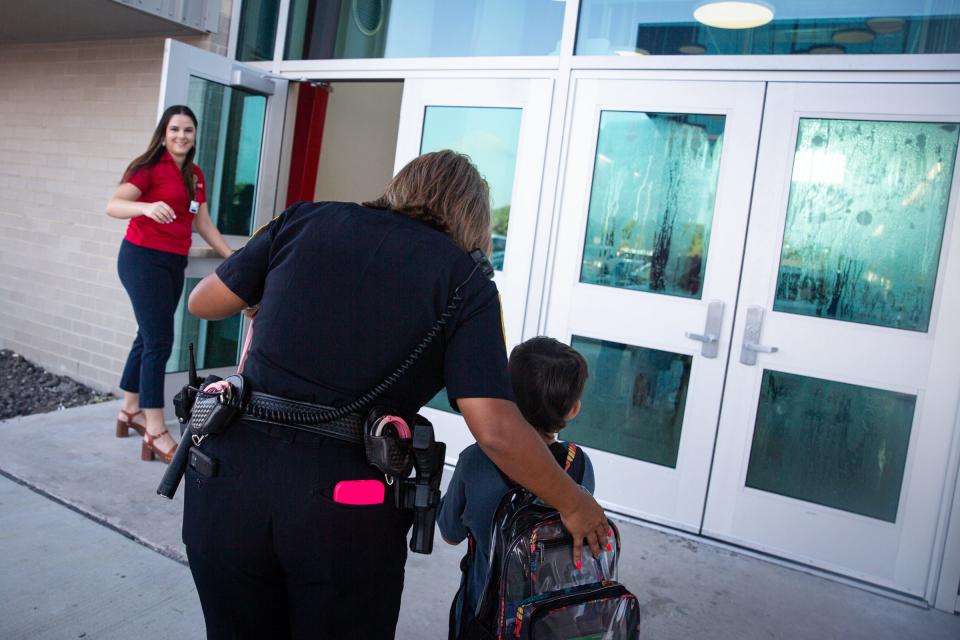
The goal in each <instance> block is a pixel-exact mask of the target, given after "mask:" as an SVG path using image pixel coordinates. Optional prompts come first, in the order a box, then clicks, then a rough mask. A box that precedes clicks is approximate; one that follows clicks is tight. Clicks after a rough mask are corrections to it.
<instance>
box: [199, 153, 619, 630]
mask: <svg viewBox="0 0 960 640" xmlns="http://www.w3.org/2000/svg"><path fill="white" fill-rule="evenodd" d="M489 229H490V207H489V195H488V187H487V185H486V183H485V182H484V181H483V179H482V178H481V177H480V175H479V173H478V172H477V170H476V168H474V167H473V165H472V164H470V162H469V159H467V158H466V157H465V156H462V155H459V154H456V153H454V152H452V151H440V152H436V153H429V154H426V155H424V156H421V157H419V158H417V159H416V160H413V161H412V162H411V163H409V164H408V165H407V166H406V167H404V168H403V169H402V170H401V171H400V172H399V173H398V174H397V176H396V177H395V178H394V179H393V180H392V181H391V183H390V184H389V185H388V186H387V189H386V191H385V193H384V195H383V196H381V197H380V198H379V199H377V200H375V201H373V202H368V203H365V204H364V206H360V205H357V204H345V203H336V202H322V203H316V204H311V203H301V204H297V205H294V206H293V207H291V208H290V209H288V210H287V211H285V212H284V213H283V214H281V215H280V216H279V217H277V218H275V219H274V220H273V221H272V222H271V223H269V224H268V225H266V226H265V227H264V228H262V229H261V230H260V231H259V232H257V233H256V234H255V235H254V236H253V237H252V238H251V239H250V241H249V243H248V244H247V245H246V246H245V247H244V248H243V249H242V250H240V251H238V252H237V253H236V254H234V255H233V256H232V257H230V258H229V259H227V260H226V261H225V262H223V263H222V264H221V265H220V267H219V268H218V269H217V271H216V273H215V274H211V275H210V276H207V277H206V278H205V279H204V280H203V281H202V282H201V283H200V284H199V285H198V286H197V287H196V288H195V289H194V291H193V293H192V294H191V296H190V301H189V309H190V312H191V313H193V314H195V315H198V316H200V317H201V318H206V319H210V320H216V319H221V318H225V317H228V316H230V315H232V314H235V313H237V312H239V311H241V310H243V309H244V308H247V307H249V306H251V305H259V312H258V314H257V316H256V331H255V333H254V336H253V339H252V344H251V346H250V350H249V352H248V354H247V358H246V362H245V365H244V377H245V378H246V382H247V384H248V385H249V386H251V387H252V388H253V389H255V390H257V391H261V392H266V393H269V394H273V395H276V396H282V397H284V398H287V399H291V400H298V401H302V402H309V403H316V404H320V405H326V406H342V405H344V404H346V403H348V402H350V401H352V400H354V399H356V398H358V397H360V396H362V395H363V394H364V393H365V392H366V391H368V390H369V389H370V388H371V387H373V386H374V385H376V384H377V383H378V382H380V381H381V380H382V379H383V378H384V377H385V376H386V375H387V374H389V373H390V372H391V371H392V370H393V369H394V368H395V367H396V366H397V364H398V363H400V362H402V361H403V360H404V359H405V358H406V357H407V356H408V355H409V354H410V351H411V349H412V347H413V346H414V345H416V344H417V343H418V342H419V341H420V339H421V338H422V337H423V335H424V333H425V332H426V331H427V330H428V329H429V328H430V327H431V325H433V323H434V321H435V320H436V319H437V317H438V316H440V314H441V313H442V312H443V310H444V309H445V308H446V306H447V304H448V302H449V301H450V299H451V294H452V292H453V291H454V290H455V289H456V288H457V287H458V286H459V285H461V283H463V282H464V281H466V284H465V285H463V287H462V289H461V292H462V298H463V301H462V303H461V305H460V308H459V309H458V310H457V311H456V314H455V317H454V318H453V319H452V321H451V322H450V323H449V324H448V326H447V327H446V329H445V331H444V334H443V335H442V337H441V339H439V340H438V341H435V343H434V344H432V345H431V346H430V348H428V349H427V350H426V352H425V353H423V354H422V355H421V356H420V357H419V359H418V360H417V361H416V363H415V364H414V365H413V366H412V367H411V368H410V369H409V370H408V371H407V372H406V373H405V374H404V375H403V376H402V377H401V379H400V380H399V381H398V382H397V383H396V384H395V385H394V386H393V387H391V388H390V390H389V391H388V392H387V393H386V394H385V397H384V398H383V399H382V400H384V401H386V402H387V403H389V404H390V405H392V406H394V407H397V408H398V409H399V410H401V411H402V412H406V413H408V414H412V413H415V412H416V411H417V410H419V409H420V407H422V406H423V405H424V404H425V403H426V402H427V401H428V400H429V399H430V398H431V397H432V396H433V395H435V394H436V393H437V392H438V391H439V390H440V389H441V388H442V387H444V386H445V387H446V389H447V394H448V397H449V400H450V403H451V405H452V406H454V407H455V408H456V409H458V410H459V411H460V412H461V413H462V414H463V416H464V418H465V419H466V422H467V426H468V427H469V428H470V430H471V432H472V433H473V435H474V436H475V437H476V439H477V441H478V442H479V444H480V446H481V447H482V448H483V450H484V451H485V452H486V453H487V454H488V455H489V456H490V458H491V459H492V460H493V461H494V462H495V463H496V464H497V465H498V466H499V467H500V468H501V469H502V470H503V471H504V472H505V473H507V474H508V475H510V476H511V477H512V478H514V479H515V480H516V481H518V482H520V483H521V484H523V485H524V486H526V487H528V488H529V489H531V490H532V491H533V492H534V493H536V494H537V495H539V496H540V497H541V498H543V499H544V500H545V501H547V502H549V503H551V504H553V505H555V506H556V507H557V508H558V509H559V510H560V512H561V514H562V516H563V519H564V522H565V523H566V525H567V528H568V529H569V530H570V531H571V533H572V534H573V536H574V539H575V540H577V541H578V543H579V542H580V541H583V540H584V539H585V540H586V541H587V543H588V544H589V545H590V546H591V547H592V548H593V551H594V553H599V551H600V548H601V546H602V545H605V544H606V535H607V529H608V528H607V522H606V519H605V517H604V514H603V511H602V509H601V508H600V506H599V505H598V504H597V503H596V502H595V501H594V500H593V498H592V497H590V495H589V494H587V493H586V492H584V491H582V490H581V489H580V488H579V487H577V486H576V485H575V484H574V483H573V481H572V480H570V478H569V477H568V476H567V475H566V474H564V473H563V470H562V469H561V468H560V467H559V466H558V465H557V464H556V462H555V461H554V459H553V457H552V455H551V454H550V453H549V451H548V450H547V448H546V446H544V444H543V441H542V440H541V439H540V438H539V437H538V436H537V433H536V432H535V431H534V430H533V429H532V428H531V427H530V426H529V425H528V424H527V423H526V422H525V421H524V419H523V417H522V416H521V414H520V412H519V411H518V410H517V407H516V405H515V404H514V403H513V401H512V393H511V386H510V381H509V378H508V374H507V358H506V350H505V344H504V337H503V332H502V324H501V316H500V302H499V297H498V294H497V289H496V286H495V285H494V284H493V282H492V281H490V280H487V279H486V278H483V277H482V276H479V275H475V276H473V277H469V276H470V274H471V273H474V271H475V270H474V267H475V263H474V259H473V258H472V257H471V256H470V254H469V253H468V252H469V251H470V250H472V249H474V248H481V249H483V250H484V251H489V247H490V231H489ZM200 448H201V449H202V450H203V452H204V454H206V455H208V456H211V457H212V458H214V459H215V460H217V465H218V472H217V474H216V475H215V476H213V477H204V476H203V475H201V474H198V473H197V471H196V470H195V469H188V470H187V482H186V497H185V511H184V523H183V539H184V543H185V544H186V547H187V555H188V558H189V560H190V568H191V571H192V572H193V576H194V580H195V582H196V585H197V591H198V593H199V595H200V601H201V604H202V607H203V612H204V618H205V620H206V625H207V634H208V637H210V638H213V639H216V638H236V637H249V638H263V637H270V638H284V637H295V638H329V639H336V640H341V639H345V638H371V639H381V638H384V639H385V638H392V637H393V634H394V630H395V627H396V623H397V617H398V613H399V607H400V595H401V591H402V589H403V576H404V563H405V561H406V544H405V542H406V534H407V531H408V529H409V526H410V522H411V519H410V514H409V512H408V511H405V510H399V509H396V508H394V506H393V503H392V501H390V500H385V501H380V500H377V499H374V500H369V501H367V502H373V503H372V504H361V505H357V504H344V503H343V502H344V501H342V500H338V499H336V493H337V485H338V484H339V483H344V482H351V481H356V480H372V481H375V482H381V483H382V482H383V479H384V476H383V474H381V473H380V472H378V471H377V470H376V469H375V468H374V467H372V466H370V465H369V464H367V462H366V460H365V457H364V453H363V448H362V447H360V446H357V445H354V444H349V443H344V442H341V441H339V440H336V439H334V438H327V437H324V436H322V435H317V434H313V433H304V432H302V431H297V430H294V429H290V428H287V427H284V426H280V425H275V424H271V423H269V422H263V421H258V420H254V419H251V418H249V417H245V418H243V419H241V420H240V421H238V422H237V423H236V424H234V425H233V426H232V427H231V428H230V429H229V430H228V431H226V432H225V433H223V434H221V435H219V436H212V437H209V438H207V439H206V440H205V441H204V442H203V443H202V444H201V447H200ZM361 502H363V501H361ZM577 554H579V544H578V548H577ZM444 633H445V631H444V630H442V629H437V630H435V633H431V632H430V631H429V630H425V631H424V637H429V636H435V637H441V636H442V635H444Z"/></svg>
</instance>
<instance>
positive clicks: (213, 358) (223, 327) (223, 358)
mask: <svg viewBox="0 0 960 640" xmlns="http://www.w3.org/2000/svg"><path fill="white" fill-rule="evenodd" d="M199 282H200V279H199V278H187V279H186V281H185V282H184V287H183V295H182V296H181V297H180V302H179V304H178V305H177V311H176V313H175V315H174V336H173V352H172V353H171V354H170V359H169V360H168V361H167V373H176V372H178V371H186V370H187V369H189V367H190V350H189V345H190V344H191V343H192V344H193V346H194V350H195V354H196V358H197V368H199V369H209V368H213V367H230V366H233V365H236V364H237V363H238V362H239V361H240V360H239V356H240V331H241V316H240V314H236V315H234V316H231V317H229V318H227V319H225V320H216V321H210V320H201V319H200V318H197V317H196V316H193V315H191V314H190V313H189V312H188V311H187V298H189V297H190V292H191V291H193V289H194V287H196V286H197V284H198V283H199Z"/></svg>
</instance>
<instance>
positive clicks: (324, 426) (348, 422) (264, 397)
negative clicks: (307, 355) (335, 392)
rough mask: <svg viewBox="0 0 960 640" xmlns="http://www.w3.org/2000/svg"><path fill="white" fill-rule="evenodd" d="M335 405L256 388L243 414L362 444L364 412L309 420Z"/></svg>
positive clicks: (270, 422) (261, 420)
mask: <svg viewBox="0 0 960 640" xmlns="http://www.w3.org/2000/svg"><path fill="white" fill-rule="evenodd" d="M335 409H336V408H335V407H327V406H324V405H322V404H313V403H310V402H300V401H299V400H290V399H289V398H281V397H279V396H272V395H270V394H269V393H261V392H259V391H254V392H253V393H251V394H250V400H249V402H247V407H246V410H245V411H244V414H245V417H246V418H247V419H251V420H256V421H257V422H266V423H269V424H277V425H281V426H284V427H290V428H291V429H299V430H300V431H308V432H310V433H316V434H318V435H321V436H327V437H330V438H336V439H337V440H343V441H345V442H350V443H353V444H360V445H362V444H363V416H362V415H360V414H359V413H349V414H347V415H345V416H343V417H342V418H337V419H336V420H329V421H327V422H323V423H321V424H309V423H310V422H312V420H311V417H312V416H316V415H317V414H318V413H325V412H328V411H334V410H335Z"/></svg>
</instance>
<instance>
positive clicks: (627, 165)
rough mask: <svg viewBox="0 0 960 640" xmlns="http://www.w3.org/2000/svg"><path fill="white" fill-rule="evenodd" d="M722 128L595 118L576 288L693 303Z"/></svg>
mask: <svg viewBox="0 0 960 640" xmlns="http://www.w3.org/2000/svg"><path fill="white" fill-rule="evenodd" d="M724 120H725V118H724V116H717V115H698V114H685V113H643V112H633V111H603V112H602V113H601V114H600V133H599V136H598V139H597V153H596V159H595V162H594V170H593V184H592V188H591V192H590V209H589V214H588V219H587V228H586V238H585V240H584V247H583V262H582V263H581V270H580V281H581V282H584V283H587V284H598V285H606V286H610V287H620V288H624V289H634V290H638V291H650V292H656V293H662V294H668V295H674V296H683V297H687V298H697V299H699V298H700V296H701V294H702V288H703V277H704V269H705V265H706V260H707V247H708V245H709V242H710V227H711V223H712V221H713V209H714V202H715V200H716V193H717V179H718V176H719V173H720V154H721V149H722V146H723V130H724Z"/></svg>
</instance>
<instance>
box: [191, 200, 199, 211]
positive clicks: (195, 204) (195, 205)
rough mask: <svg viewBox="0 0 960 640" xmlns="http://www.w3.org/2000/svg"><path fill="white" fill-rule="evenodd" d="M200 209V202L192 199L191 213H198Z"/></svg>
mask: <svg viewBox="0 0 960 640" xmlns="http://www.w3.org/2000/svg"><path fill="white" fill-rule="evenodd" d="M199 211H200V203H199V202H197V201H196V200H191V201H190V213H197V212H199Z"/></svg>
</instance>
